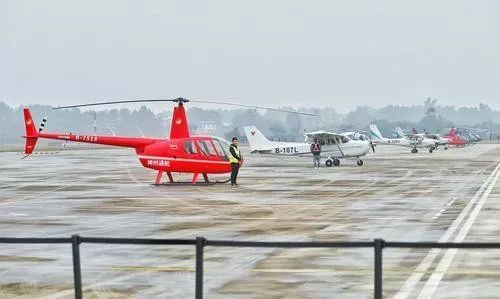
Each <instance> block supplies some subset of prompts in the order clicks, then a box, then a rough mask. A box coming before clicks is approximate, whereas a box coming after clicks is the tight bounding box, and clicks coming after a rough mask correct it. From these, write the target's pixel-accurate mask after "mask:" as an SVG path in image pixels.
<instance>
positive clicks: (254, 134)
mask: <svg viewBox="0 0 500 299" xmlns="http://www.w3.org/2000/svg"><path fill="white" fill-rule="evenodd" d="M243 130H244V131H245V135H246V136H247V139H248V143H249V144H250V151H251V152H253V151H259V150H268V149H269V148H271V141H269V139H267V138H266V136H264V134H262V132H260V131H259V129H257V128H256V127H254V126H248V127H244V128H243Z"/></svg>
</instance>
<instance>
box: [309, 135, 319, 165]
mask: <svg viewBox="0 0 500 299" xmlns="http://www.w3.org/2000/svg"><path fill="white" fill-rule="evenodd" d="M311 153H312V154H313V163H314V168H315V169H316V168H319V167H320V165H321V145H320V144H319V141H318V138H314V142H313V143H312V144H311Z"/></svg>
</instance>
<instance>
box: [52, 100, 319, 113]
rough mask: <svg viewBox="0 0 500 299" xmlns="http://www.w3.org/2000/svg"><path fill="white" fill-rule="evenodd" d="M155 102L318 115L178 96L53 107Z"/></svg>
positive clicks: (56, 108) (65, 107) (64, 107)
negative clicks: (173, 97)
mask: <svg viewBox="0 0 500 299" xmlns="http://www.w3.org/2000/svg"><path fill="white" fill-rule="evenodd" d="M154 102H175V103H187V102H193V103H201V104H216V105H227V106H235V107H244V108H252V109H263V110H270V111H279V112H286V113H294V114H300V115H307V116H316V114H312V113H306V112H298V111H293V110H285V109H279V108H270V107H263V106H252V105H244V104H233V103H228V102H218V101H204V100H189V99H185V98H176V99H149V100H148V99H139V100H125V101H110V102H97V103H89V104H80V105H70V106H59V107H54V108H52V109H54V110H58V109H68V108H80V107H91V106H101V105H114V104H128V103H154Z"/></svg>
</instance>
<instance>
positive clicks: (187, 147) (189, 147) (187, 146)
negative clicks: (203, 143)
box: [184, 141, 198, 155]
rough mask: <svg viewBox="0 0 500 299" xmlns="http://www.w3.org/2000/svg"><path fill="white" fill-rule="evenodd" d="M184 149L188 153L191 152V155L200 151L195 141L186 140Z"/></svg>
mask: <svg viewBox="0 0 500 299" xmlns="http://www.w3.org/2000/svg"><path fill="white" fill-rule="evenodd" d="M184 151H185V152H186V154H189V155H195V154H197V153H198V151H197V150H196V146H195V144H194V141H185V142H184Z"/></svg>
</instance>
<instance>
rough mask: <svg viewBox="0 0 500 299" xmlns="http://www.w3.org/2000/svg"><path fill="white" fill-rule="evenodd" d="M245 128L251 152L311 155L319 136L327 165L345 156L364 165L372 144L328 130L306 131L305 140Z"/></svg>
mask: <svg viewBox="0 0 500 299" xmlns="http://www.w3.org/2000/svg"><path fill="white" fill-rule="evenodd" d="M243 129H244V131H245V135H246V137H247V139H248V142H249V143H250V152H251V153H260V154H272V155H278V156H300V155H311V151H310V149H311V143H312V142H313V140H314V138H317V139H318V141H319V142H320V144H321V145H322V149H321V151H322V153H323V154H325V155H326V156H327V157H328V158H327V159H326V161H325V165H326V166H327V167H330V166H333V165H334V166H339V165H340V159H343V158H357V159H358V161H357V164H358V166H362V165H363V164H364V163H363V160H361V159H359V158H360V157H362V156H364V155H366V154H367V153H368V152H369V151H370V145H371V143H370V141H363V140H352V139H350V138H349V137H347V136H344V135H342V134H337V133H331V132H326V131H317V132H309V133H306V134H305V137H306V138H305V142H280V141H271V140H269V139H267V138H266V136H264V134H262V133H261V132H260V131H259V130H258V129H257V128H256V127H254V126H248V127H244V128H243ZM372 148H373V147H372Z"/></svg>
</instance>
